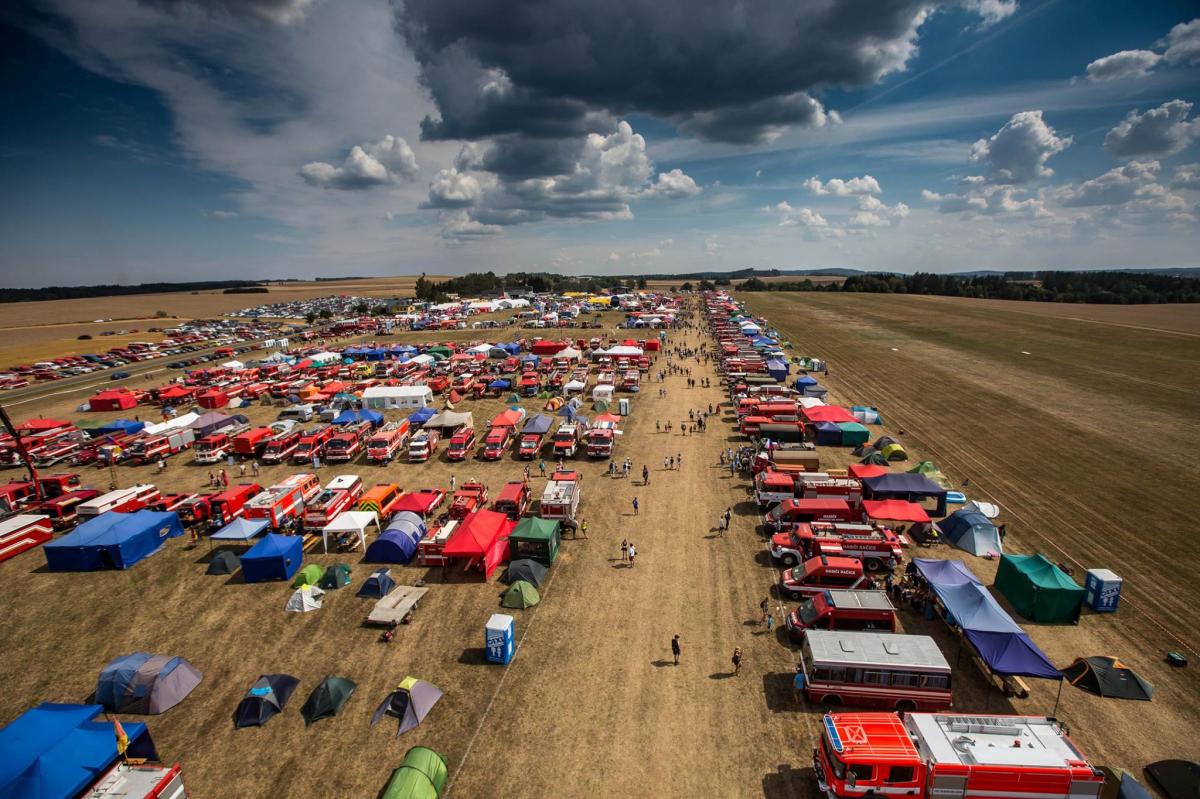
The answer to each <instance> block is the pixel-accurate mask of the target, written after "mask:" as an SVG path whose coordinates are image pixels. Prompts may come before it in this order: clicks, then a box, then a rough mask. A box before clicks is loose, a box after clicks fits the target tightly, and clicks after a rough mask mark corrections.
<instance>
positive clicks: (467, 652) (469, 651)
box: [458, 646, 488, 666]
mask: <svg viewBox="0 0 1200 799" xmlns="http://www.w3.org/2000/svg"><path fill="white" fill-rule="evenodd" d="M458 662H459V663H462V664H463V665H464V666H484V665H486V664H487V663H488V659H487V649H486V648H484V647H482V646H469V647H467V648H466V649H464V650H463V651H462V654H461V655H459V656H458Z"/></svg>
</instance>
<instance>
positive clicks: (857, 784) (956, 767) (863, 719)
mask: <svg viewBox="0 0 1200 799" xmlns="http://www.w3.org/2000/svg"><path fill="white" fill-rule="evenodd" d="M813 771H814V772H815V776H816V778H817V786H818V787H819V788H820V790H821V792H822V793H824V794H826V795H827V796H829V797H830V799H850V798H851V797H854V798H855V799H857V797H861V796H865V795H867V794H874V795H878V796H883V795H889V796H890V795H903V796H912V797H916V799H932V797H938V799H976V798H977V797H1004V798H1007V797H1011V798H1012V799H1019V798H1020V797H1051V796H1053V797H1060V796H1061V797H1068V796H1069V797H1072V799H1076V798H1078V799H1094V798H1095V797H1098V796H1100V791H1101V790H1102V789H1103V787H1104V780H1105V778H1104V773H1103V772H1102V771H1100V770H1099V769H1097V768H1095V767H1093V766H1092V765H1091V764H1089V763H1088V761H1087V758H1086V757H1085V756H1084V755H1083V753H1082V752H1081V751H1080V750H1079V747H1078V746H1076V744H1075V742H1074V741H1072V740H1071V738H1070V737H1069V736H1068V735H1067V731H1066V730H1065V729H1064V728H1063V726H1062V725H1061V724H1060V723H1059V722H1058V721H1056V720H1055V719H1052V718H1046V717H1043V716H984V715H974V714H972V715H956V714H950V713H908V714H907V715H905V717H904V718H903V719H901V718H900V717H899V716H897V715H895V714H892V713H838V714H829V715H826V716H825V718H824V719H823V721H822V725H821V739H820V744H819V745H818V746H817V748H816V749H815V750H814V751H813Z"/></svg>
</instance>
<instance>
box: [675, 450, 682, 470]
mask: <svg viewBox="0 0 1200 799" xmlns="http://www.w3.org/2000/svg"><path fill="white" fill-rule="evenodd" d="M675 466H676V467H677V468H680V469H682V468H683V453H682V452H680V453H679V454H678V455H676V456H675Z"/></svg>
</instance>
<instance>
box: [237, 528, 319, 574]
mask: <svg viewBox="0 0 1200 799" xmlns="http://www.w3.org/2000/svg"><path fill="white" fill-rule="evenodd" d="M303 560H304V542H303V540H302V539H301V538H300V536H298V535H279V534H278V533H268V534H267V535H265V536H264V537H263V539H262V540H261V541H259V542H258V543H257V544H255V545H254V546H253V547H252V548H251V549H250V551H249V552H247V553H246V554H245V555H242V578H243V579H244V580H245V581H246V582H248V583H258V582H262V581H264V580H290V579H292V575H293V574H295V573H296V572H297V570H299V568H300V564H301V562H302V561H303Z"/></svg>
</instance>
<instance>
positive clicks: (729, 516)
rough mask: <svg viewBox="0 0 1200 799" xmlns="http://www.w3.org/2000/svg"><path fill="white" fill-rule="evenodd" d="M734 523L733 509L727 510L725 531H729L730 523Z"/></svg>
mask: <svg viewBox="0 0 1200 799" xmlns="http://www.w3.org/2000/svg"><path fill="white" fill-rule="evenodd" d="M731 521H733V508H726V509H725V529H726V530H728V529H729V523H730V522H731Z"/></svg>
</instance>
